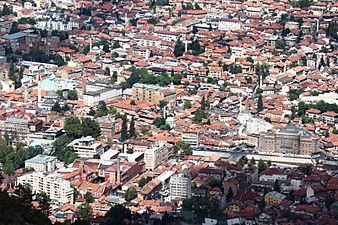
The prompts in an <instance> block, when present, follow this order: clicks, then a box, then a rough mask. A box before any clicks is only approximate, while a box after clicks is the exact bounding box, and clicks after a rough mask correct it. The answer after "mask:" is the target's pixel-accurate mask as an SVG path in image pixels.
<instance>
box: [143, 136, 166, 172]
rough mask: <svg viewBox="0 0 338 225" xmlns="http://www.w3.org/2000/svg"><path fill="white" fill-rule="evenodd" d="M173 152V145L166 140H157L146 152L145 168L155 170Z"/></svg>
mask: <svg viewBox="0 0 338 225" xmlns="http://www.w3.org/2000/svg"><path fill="white" fill-rule="evenodd" d="M171 152H172V145H171V144H168V143H166V142H155V143H154V144H153V145H152V146H151V147H150V148H148V149H146V150H145V152H144V162H145V168H146V169H149V170H153V169H155V168H156V167H158V166H159V165H160V164H161V163H162V162H165V161H166V160H168V158H169V157H170V155H171Z"/></svg>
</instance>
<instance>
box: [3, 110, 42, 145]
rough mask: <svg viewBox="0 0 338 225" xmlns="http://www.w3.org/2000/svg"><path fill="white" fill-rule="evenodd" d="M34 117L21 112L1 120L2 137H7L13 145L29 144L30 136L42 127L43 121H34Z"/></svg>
mask: <svg viewBox="0 0 338 225" xmlns="http://www.w3.org/2000/svg"><path fill="white" fill-rule="evenodd" d="M32 118H33V116H32V115H30V114H25V113H21V112H16V113H13V114H11V115H8V116H7V117H6V119H2V120H1V119H0V132H1V136H3V137H5V136H7V137H8V138H9V139H10V140H11V142H12V143H17V142H24V143H27V139H28V135H29V134H30V133H31V132H36V131H38V130H40V128H41V127H42V121H41V120H37V119H35V120H32Z"/></svg>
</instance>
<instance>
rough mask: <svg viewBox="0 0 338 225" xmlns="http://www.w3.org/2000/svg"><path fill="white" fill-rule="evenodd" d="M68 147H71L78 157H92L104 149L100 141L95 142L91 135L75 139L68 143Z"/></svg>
mask: <svg viewBox="0 0 338 225" xmlns="http://www.w3.org/2000/svg"><path fill="white" fill-rule="evenodd" d="M68 147H73V149H74V151H75V152H76V154H77V155H78V156H79V157H84V158H94V156H99V155H101V154H102V153H103V151H104V149H103V147H102V144H101V143H96V142H95V138H93V137H92V136H87V137H82V138H78V139H75V140H74V141H72V142H71V143H69V144H68Z"/></svg>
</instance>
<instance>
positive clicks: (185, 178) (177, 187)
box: [169, 170, 191, 199]
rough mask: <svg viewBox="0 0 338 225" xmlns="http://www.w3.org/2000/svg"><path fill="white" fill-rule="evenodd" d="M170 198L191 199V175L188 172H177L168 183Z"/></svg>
mask: <svg viewBox="0 0 338 225" xmlns="http://www.w3.org/2000/svg"><path fill="white" fill-rule="evenodd" d="M169 187H170V196H171V197H172V198H179V199H185V198H191V175H190V173H189V171H187V170H184V171H179V172H178V173H177V174H175V175H173V176H172V177H171V178H170V181H169Z"/></svg>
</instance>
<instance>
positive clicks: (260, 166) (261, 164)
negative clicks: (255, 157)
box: [258, 159, 267, 173]
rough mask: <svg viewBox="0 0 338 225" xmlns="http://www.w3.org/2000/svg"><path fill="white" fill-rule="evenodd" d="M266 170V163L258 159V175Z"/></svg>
mask: <svg viewBox="0 0 338 225" xmlns="http://www.w3.org/2000/svg"><path fill="white" fill-rule="evenodd" d="M266 168H267V165H266V163H265V162H264V161H263V160H261V159H260V160H259V161H258V173H261V172H263V171H264V170H266Z"/></svg>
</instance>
